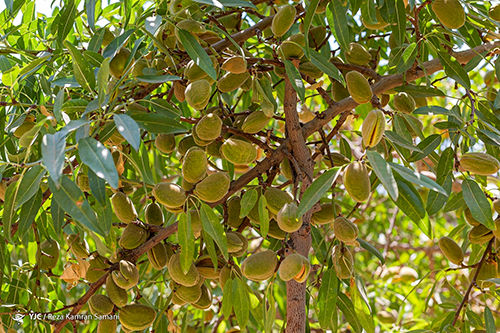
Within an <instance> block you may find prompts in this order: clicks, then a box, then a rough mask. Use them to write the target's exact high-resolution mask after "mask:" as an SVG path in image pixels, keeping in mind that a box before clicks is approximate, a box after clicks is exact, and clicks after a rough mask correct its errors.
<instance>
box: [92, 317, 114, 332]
mask: <svg viewBox="0 0 500 333" xmlns="http://www.w3.org/2000/svg"><path fill="white" fill-rule="evenodd" d="M117 325H118V324H117V322H116V319H101V320H99V322H98V323H97V333H115V332H116V327H117Z"/></svg>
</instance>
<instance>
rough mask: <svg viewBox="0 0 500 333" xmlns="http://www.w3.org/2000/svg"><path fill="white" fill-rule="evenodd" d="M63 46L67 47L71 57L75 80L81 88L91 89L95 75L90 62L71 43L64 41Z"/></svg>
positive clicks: (93, 86) (93, 85)
mask: <svg viewBox="0 0 500 333" xmlns="http://www.w3.org/2000/svg"><path fill="white" fill-rule="evenodd" d="M64 46H66V47H67V48H68V51H69V53H70V54H71V58H72V59H73V74H74V75H75V79H76V81H77V82H78V83H79V84H80V85H81V86H82V88H84V89H87V90H89V91H91V90H92V89H94V88H95V76H94V72H93V71H92V67H90V64H89V63H88V62H87V60H86V59H85V58H84V57H83V55H82V53H81V51H79V50H78V49H77V48H76V47H74V46H73V45H72V44H71V43H69V42H68V41H65V42H64Z"/></svg>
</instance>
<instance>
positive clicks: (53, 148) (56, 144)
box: [42, 132, 66, 184]
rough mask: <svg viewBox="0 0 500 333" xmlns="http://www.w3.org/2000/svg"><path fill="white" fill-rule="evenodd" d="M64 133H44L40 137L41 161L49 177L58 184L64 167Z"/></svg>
mask: <svg viewBox="0 0 500 333" xmlns="http://www.w3.org/2000/svg"><path fill="white" fill-rule="evenodd" d="M65 149H66V135H65V134H64V133H62V132H56V133H55V134H45V135H44V136H43V138H42V162H43V165H45V167H46V168H47V170H48V171H49V175H50V178H52V180H53V181H54V183H56V184H59V180H60V179H61V176H62V172H63V167H64V150H65Z"/></svg>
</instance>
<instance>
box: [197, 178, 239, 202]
mask: <svg viewBox="0 0 500 333" xmlns="http://www.w3.org/2000/svg"><path fill="white" fill-rule="evenodd" d="M230 183H231V181H230V179H229V176H228V175H227V174H226V173H225V172H216V173H213V174H211V175H209V176H207V177H206V178H205V179H203V180H202V181H201V182H199V183H198V184H197V185H196V187H195V189H194V194H195V195H196V196H197V197H198V198H200V199H201V200H203V201H205V202H217V201H219V200H220V199H222V198H223V197H224V196H225V195H226V193H227V191H229V185H230Z"/></svg>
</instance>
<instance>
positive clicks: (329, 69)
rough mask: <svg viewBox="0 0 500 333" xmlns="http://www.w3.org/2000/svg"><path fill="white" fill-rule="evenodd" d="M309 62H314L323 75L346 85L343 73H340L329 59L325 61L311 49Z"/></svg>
mask: <svg viewBox="0 0 500 333" xmlns="http://www.w3.org/2000/svg"><path fill="white" fill-rule="evenodd" d="M309 60H310V61H311V62H312V64H313V65H314V66H316V67H318V69H320V70H321V71H322V72H323V73H325V74H326V75H328V76H329V77H332V78H334V79H335V80H337V81H338V82H340V83H342V84H344V77H343V76H342V73H341V72H340V71H339V69H338V68H337V67H335V65H334V64H332V63H331V62H329V61H328V59H325V58H324V57H323V56H322V55H321V54H320V53H319V52H316V51H315V50H313V49H310V50H309Z"/></svg>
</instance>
